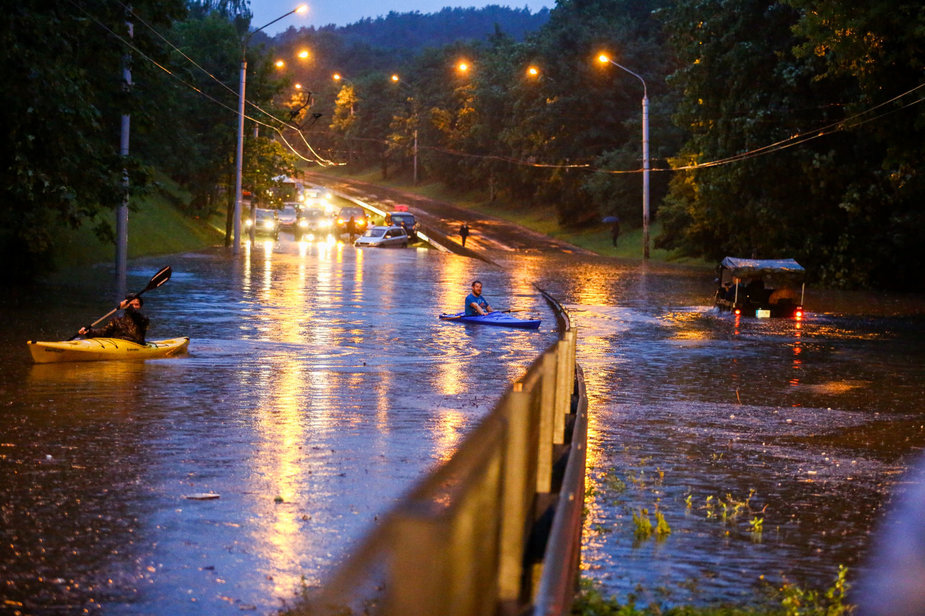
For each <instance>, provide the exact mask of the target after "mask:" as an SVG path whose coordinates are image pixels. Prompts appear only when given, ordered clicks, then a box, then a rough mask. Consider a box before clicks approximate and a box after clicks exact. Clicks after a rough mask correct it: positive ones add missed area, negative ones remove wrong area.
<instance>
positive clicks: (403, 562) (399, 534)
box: [386, 505, 453, 616]
mask: <svg viewBox="0 0 925 616" xmlns="http://www.w3.org/2000/svg"><path fill="white" fill-rule="evenodd" d="M393 532H394V545H393V554H392V557H393V559H394V561H393V563H392V575H391V580H390V583H389V588H388V589H387V592H388V597H389V600H388V607H387V610H386V613H387V614H390V615H393V616H401V615H402V614H443V613H445V609H444V608H445V604H444V602H445V600H446V594H445V592H444V590H445V589H444V588H443V583H444V580H446V578H447V576H448V574H449V568H450V562H451V560H452V558H453V555H452V554H451V553H450V551H449V550H446V549H445V548H446V545H447V534H448V529H447V528H446V525H444V524H442V523H441V520H439V519H438V518H435V517H434V516H433V515H431V514H430V513H429V512H427V511H426V507H425V506H421V505H416V506H406V507H405V508H404V510H403V511H401V512H399V513H398V515H397V516H396V518H395V527H394V529H393Z"/></svg>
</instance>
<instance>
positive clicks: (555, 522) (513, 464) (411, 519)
mask: <svg viewBox="0 0 925 616" xmlns="http://www.w3.org/2000/svg"><path fill="white" fill-rule="evenodd" d="M544 295H546V298H547V300H548V301H549V302H550V303H551V304H552V305H553V307H554V309H555V310H556V311H557V320H558V321H559V324H560V332H561V335H560V339H559V340H558V341H557V342H555V343H553V344H552V345H550V347H549V348H548V349H547V350H546V351H545V352H544V353H543V354H542V355H541V356H540V357H538V358H537V359H536V360H535V361H534V362H533V364H532V365H531V366H530V368H529V369H528V370H527V371H526V373H525V374H524V375H523V377H522V378H520V379H519V380H518V381H516V382H515V383H513V384H512V385H511V387H510V388H509V389H508V390H507V391H506V392H505V394H504V395H503V396H502V398H501V400H500V401H499V402H498V404H497V405H496V406H495V408H494V409H493V410H492V411H491V413H490V414H489V415H488V416H487V417H486V418H485V419H484V420H483V421H482V422H481V423H480V424H479V425H478V426H477V427H476V428H475V430H473V431H472V432H471V433H470V434H469V435H468V436H467V437H466V438H465V440H464V441H463V443H462V444H461V445H460V447H459V449H458V450H457V451H456V452H455V454H454V455H453V456H452V457H451V458H450V459H449V460H448V461H447V462H446V463H445V464H443V465H442V466H441V467H439V468H438V469H437V470H436V471H434V472H433V473H432V474H431V475H430V476H428V477H426V478H424V479H423V480H422V481H421V482H420V483H418V484H417V486H415V487H414V488H413V489H412V490H411V492H410V493H409V494H408V495H407V496H406V497H405V498H404V499H403V501H402V502H401V503H399V504H398V505H397V506H396V507H395V509H393V510H392V511H391V512H390V513H389V514H388V515H387V516H386V517H385V519H384V521H383V522H382V523H381V524H380V525H379V526H378V527H376V528H375V529H374V530H373V531H372V532H371V533H370V535H369V536H368V537H367V538H366V539H365V541H363V542H362V544H361V545H360V547H359V548H358V549H357V550H356V551H355V552H354V553H353V554H352V555H351V556H350V557H349V559H348V560H347V561H346V562H345V563H344V564H343V565H342V566H341V567H340V568H339V569H338V570H337V571H336V572H335V573H334V575H333V576H332V577H331V578H330V579H329V580H328V582H327V583H325V584H324V585H323V586H322V587H321V588H320V589H318V591H316V592H314V593H310V594H309V596H308V597H307V598H306V600H305V601H304V602H303V603H301V604H299V605H297V606H295V607H294V608H293V609H291V610H289V612H288V613H290V614H337V615H339V616H343V615H346V614H377V615H383V616H409V615H414V616H429V615H434V616H437V615H439V616H475V615H479V616H483V615H486V614H500V615H514V614H517V615H522V614H531V613H532V614H536V615H543V616H547V615H554V614H567V613H568V612H569V609H570V607H571V603H572V597H573V595H574V592H575V590H576V588H577V581H578V562H579V551H580V545H581V514H582V507H583V504H584V476H585V447H586V441H587V399H586V397H585V391H584V380H583V376H582V374H581V371H580V369H578V367H577V366H576V363H575V348H576V340H577V332H576V331H575V330H574V329H572V328H571V327H570V324H569V320H568V315H567V314H566V313H565V311H564V310H562V308H561V306H559V305H558V303H557V302H555V300H553V299H552V298H551V297H550V296H549V295H548V294H546V293H544Z"/></svg>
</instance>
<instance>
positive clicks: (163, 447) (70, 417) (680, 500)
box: [0, 239, 925, 615]
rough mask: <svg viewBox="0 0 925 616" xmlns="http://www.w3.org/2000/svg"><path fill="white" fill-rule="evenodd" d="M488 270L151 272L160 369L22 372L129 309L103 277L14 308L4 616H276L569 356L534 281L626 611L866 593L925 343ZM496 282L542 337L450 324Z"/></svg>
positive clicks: (343, 254)
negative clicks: (644, 530)
mask: <svg viewBox="0 0 925 616" xmlns="http://www.w3.org/2000/svg"><path fill="white" fill-rule="evenodd" d="M492 257H493V258H495V259H496V260H498V261H499V263H500V264H501V265H502V267H500V268H495V267H492V266H490V265H486V264H485V263H482V262H480V261H477V260H475V259H466V258H462V257H458V256H454V255H449V254H443V253H439V252H437V251H427V250H413V249H410V250H362V251H358V250H355V249H354V248H352V247H350V246H343V245H342V244H329V243H319V244H298V243H294V242H291V241H287V240H285V239H284V240H282V241H281V242H280V243H279V244H277V245H273V244H258V245H257V246H256V247H255V248H253V249H252V250H249V251H248V252H247V253H246V254H244V255H242V256H241V257H240V258H237V259H235V258H232V257H231V256H230V255H228V254H227V253H225V252H224V251H214V252H205V253H197V254H189V255H183V256H178V257H171V258H170V259H167V260H165V259H151V260H142V261H136V262H133V263H132V269H131V272H130V283H129V288H133V289H134V288H141V287H143V286H144V284H145V282H147V279H148V277H150V275H151V274H152V273H153V272H155V271H157V270H158V269H159V268H160V267H161V266H162V265H164V264H167V263H170V264H171V265H172V266H173V268H174V275H173V278H172V279H171V281H170V282H169V283H168V284H167V285H165V286H164V287H161V288H160V289H157V290H155V291H152V292H151V293H150V294H148V295H147V296H146V300H147V301H146V311H147V312H148V313H149V314H150V315H151V317H152V321H153V325H152V329H151V331H150V333H149V336H150V337H152V338H158V337H173V336H181V335H184V336H186V335H188V336H190V337H191V338H192V343H191V346H190V354H189V355H188V356H186V357H181V358H175V359H168V360H157V361H148V362H146V363H140V364H119V363H96V364H71V365H60V366H53V365H51V366H33V365H31V364H29V362H28V354H27V351H26V348H25V344H24V341H25V340H26V339H27V338H41V339H59V338H66V337H68V336H69V335H70V334H71V333H72V332H73V330H76V329H77V327H79V326H80V325H82V324H84V322H85V321H86V320H89V319H92V318H95V317H96V316H98V315H99V314H102V313H103V312H105V311H107V310H108V309H109V305H108V304H107V303H106V302H105V301H103V300H101V298H100V295H101V294H102V293H103V290H101V288H100V280H105V281H108V280H109V277H110V274H109V271H108V270H107V269H103V270H99V271H96V272H89V273H88V274H87V275H86V278H85V279H83V280H74V281H68V282H59V283H55V284H48V285H43V286H42V287H40V288H38V289H35V290H32V291H29V292H22V291H20V292H17V293H14V294H12V295H9V296H7V297H5V298H4V302H3V310H2V312H3V317H4V318H3V323H4V325H3V327H2V328H0V354H2V357H0V361H2V364H3V366H4V369H3V373H2V376H0V403H2V408H0V435H2V437H0V469H2V473H3V475H2V476H3V482H2V484H0V500H2V503H3V505H2V508H0V512H2V521H3V529H2V531H0V539H2V541H0V579H2V580H3V584H4V585H3V587H2V590H0V598H2V599H3V600H4V601H6V603H5V608H10V609H12V610H15V609H17V607H16V604H17V603H20V604H23V606H24V611H26V612H28V613H52V614H54V613H73V612H76V611H79V610H81V609H86V610H88V611H89V612H91V613H103V614H164V615H166V614H177V613H192V612H199V613H210V614H221V613H238V612H240V611H242V610H244V611H251V610H253V611H256V613H262V614H265V613H271V612H272V611H273V610H274V609H275V608H278V607H280V606H281V605H282V604H283V602H284V601H286V600H287V599H288V598H290V597H291V596H292V594H293V593H294V592H295V590H296V589H297V588H298V587H299V585H300V584H301V583H303V576H304V582H305V583H307V584H313V583H316V582H317V581H318V580H319V579H320V578H321V577H322V576H323V575H324V573H325V572H327V571H329V570H330V569H331V568H332V567H334V566H335V565H336V564H337V563H338V562H339V561H340V560H341V559H342V558H343V556H344V554H345V553H346V551H347V550H349V546H350V542H352V541H354V540H356V539H358V538H359V537H360V535H361V534H362V533H363V532H364V531H365V530H366V529H367V528H369V527H370V525H372V524H375V521H376V518H377V516H378V515H380V514H381V513H383V512H384V511H385V510H387V509H388V508H389V507H390V506H391V504H392V503H394V501H395V500H396V499H397V498H399V497H400V496H401V494H402V493H403V492H404V491H405V490H406V489H407V488H408V487H410V485H411V484H412V482H414V481H415V480H416V479H417V478H419V477H421V476H422V475H423V474H424V473H426V472H427V470H429V469H430V468H432V467H433V465H434V464H436V463H438V462H439V461H441V460H443V459H445V458H446V457H447V456H448V455H449V454H450V453H451V452H452V450H453V448H454V447H455V446H456V445H457V444H458V443H459V441H460V439H461V437H462V435H463V434H464V433H465V432H466V430H468V429H469V428H471V427H472V426H473V425H474V424H475V422H477V421H478V420H479V419H480V418H481V417H482V416H483V415H484V414H485V413H486V412H487V411H488V410H489V409H490V408H491V406H492V405H493V403H494V402H495V400H496V399H497V397H498V396H500V394H501V392H502V391H503V389H504V388H505V387H506V386H507V384H508V383H509V382H510V380H511V379H513V378H516V377H517V376H518V375H519V374H520V373H521V372H522V371H523V369H524V368H525V367H526V366H527V365H528V364H529V363H530V362H531V361H532V360H533V359H534V358H535V357H536V355H537V354H538V353H539V352H540V350H542V349H543V348H545V347H546V346H547V345H548V344H549V343H550V342H551V341H552V340H554V339H555V337H556V334H555V332H554V330H553V317H552V315H551V313H550V311H549V310H548V308H547V307H546V306H545V304H544V303H543V301H542V300H541V298H540V297H539V296H538V294H537V293H536V292H535V290H534V288H533V287H532V284H531V283H533V282H536V283H538V284H539V285H540V286H541V287H543V288H544V289H546V290H548V291H549V292H550V293H552V295H553V296H555V297H557V298H558V299H559V300H560V301H561V302H562V303H563V304H564V305H565V306H566V307H567V308H568V310H569V312H570V314H571V317H572V322H573V324H574V325H575V326H576V327H578V330H579V348H578V360H579V362H580V364H581V365H582V367H583V369H584V372H585V378H586V382H587V389H588V395H589V415H590V435H589V439H590V443H589V479H588V497H587V511H588V515H587V517H586V522H585V524H586V526H585V534H584V546H583V554H582V559H583V567H584V572H583V573H584V575H586V576H588V577H591V578H593V579H595V580H597V581H598V582H599V583H600V584H601V585H602V588H603V590H604V592H605V593H608V594H615V595H617V596H618V597H620V598H621V599H623V600H626V599H627V598H629V597H630V596H633V597H635V598H636V599H637V602H638V603H640V604H643V603H650V602H655V603H669V604H674V603H685V602H689V601H693V602H696V603H707V602H711V601H723V600H726V601H749V600H751V599H752V598H754V596H755V595H754V593H755V591H756V590H757V589H759V587H760V585H761V583H762V582H761V580H762V576H763V577H764V579H765V580H768V581H770V582H772V583H778V582H779V581H780V580H784V579H786V580H789V581H792V582H796V583H800V584H806V585H810V586H814V587H823V586H828V585H830V584H831V582H832V580H833V579H834V576H835V571H836V569H837V566H838V565H839V564H845V565H847V566H849V567H853V568H855V569H853V571H856V568H857V567H858V566H859V565H860V564H861V563H862V558H863V555H864V553H865V551H866V550H867V548H868V546H869V543H870V537H871V531H872V529H873V528H874V527H875V525H876V523H877V522H878V520H879V519H880V518H881V516H882V515H883V512H884V510H885V507H886V505H887V503H888V500H889V498H890V494H891V491H892V490H893V489H894V488H895V487H896V485H897V482H899V481H900V480H901V478H902V472H903V471H904V470H905V469H906V468H907V467H908V465H909V464H910V463H911V462H912V461H914V460H915V457H916V456H917V455H918V452H919V451H920V450H921V448H922V446H923V445H925V417H923V412H922V408H921V400H922V398H923V394H925V388H923V382H925V378H923V377H925V370H923V366H925V362H923V360H925V319H923V317H922V316H918V317H902V316H882V315H889V313H890V311H889V310H884V302H882V301H880V299H879V298H877V297H876V296H855V295H851V296H849V295H846V294H832V293H829V294H825V295H823V294H821V293H820V294H818V295H815V296H814V294H813V292H812V290H810V292H809V293H808V295H807V301H806V304H807V308H808V310H809V315H808V317H807V318H806V319H804V320H803V321H801V322H794V321H780V320H773V321H771V320H760V321H759V320H741V321H738V322H737V321H735V320H734V319H733V318H730V317H728V316H720V315H718V314H715V313H714V312H713V311H712V310H710V309H709V307H708V304H709V303H710V301H711V296H712V288H711V277H710V275H709V273H706V274H705V273H704V272H703V271H702V270H685V269H680V268H660V267H658V266H655V265H652V264H648V265H641V264H639V263H624V262H619V261H614V260H607V259H597V258H594V257H587V256H582V255H577V254H572V255H561V254H556V253H550V252H541V251H540V250H531V249H521V250H519V251H506V252H505V253H504V254H500V255H498V254H495V255H492ZM475 277H479V278H481V279H482V280H483V281H484V282H485V293H486V296H488V297H489V299H490V300H491V301H492V303H493V305H494V304H499V305H497V306H495V307H496V308H499V307H500V308H516V309H527V310H529V311H530V312H532V313H534V314H536V315H538V316H541V317H542V318H543V319H544V323H543V327H542V328H541V330H540V331H539V332H537V333H525V332H520V331H508V330H503V329H493V328H479V327H477V326H460V325H456V324H450V323H440V322H438V321H437V319H436V315H437V313H438V312H441V311H451V310H452V311H455V310H458V309H459V306H460V305H461V300H462V297H463V295H464V293H465V292H466V291H467V290H468V283H469V282H470V281H471V280H472V279H473V278H475ZM814 302H815V303H814ZM833 306H834V307H836V309H831V308H832V307H833ZM844 306H848V307H849V309H848V310H846V309H844V308H843V307H844ZM903 310H906V307H905V306H901V307H899V311H900V312H902V311H903ZM920 314H921V313H920ZM865 315H881V316H865ZM211 494H215V495H218V496H219V498H216V499H211V500H197V499H195V498H190V497H200V496H202V495H211ZM656 512H658V513H659V514H660V515H661V516H663V517H664V520H665V523H666V524H667V527H668V528H670V533H663V534H662V535H660V536H658V535H656V534H652V535H649V536H644V535H639V534H637V533H636V528H637V524H636V523H635V522H634V520H633V517H634V514H635V515H636V517H637V519H641V517H643V516H645V517H647V518H649V519H650V520H651V522H652V524H653V526H655V524H656ZM663 529H664V527H663ZM10 606H12V607H10Z"/></svg>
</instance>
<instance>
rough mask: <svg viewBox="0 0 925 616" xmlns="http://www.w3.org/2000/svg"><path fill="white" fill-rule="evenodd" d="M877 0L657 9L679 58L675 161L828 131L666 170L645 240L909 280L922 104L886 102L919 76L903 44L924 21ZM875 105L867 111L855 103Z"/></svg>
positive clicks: (917, 252) (918, 244) (859, 277)
mask: <svg viewBox="0 0 925 616" xmlns="http://www.w3.org/2000/svg"><path fill="white" fill-rule="evenodd" d="M881 8H883V7H879V6H876V5H864V7H861V6H860V5H847V4H844V3H838V2H834V1H831V2H823V3H821V4H820V3H818V2H812V3H810V2H805V1H803V0H790V1H787V2H779V3H773V4H770V5H769V4H768V3H766V2H756V1H753V0H738V1H737V2H733V3H723V4H719V3H713V2H709V1H705V0H684V1H682V2H678V3H677V4H676V5H675V6H674V7H673V8H672V9H671V10H670V11H667V12H666V13H665V16H666V23H667V26H668V29H669V30H670V31H671V32H672V42H673V44H674V46H675V48H676V50H677V52H678V54H679V55H680V57H681V59H682V62H681V64H680V66H681V68H680V69H679V70H678V71H677V72H676V73H675V74H674V75H673V76H672V84H673V85H674V86H675V87H676V88H678V89H679V90H680V91H683V93H684V97H683V99H682V101H681V104H680V105H679V109H678V114H677V120H678V122H679V124H680V125H682V126H684V127H687V128H688V129H689V130H690V133H691V137H690V139H689V140H688V141H687V143H686V144H685V146H684V147H683V148H682V149H681V151H680V153H679V155H678V156H677V157H676V158H675V160H674V164H675V165H676V166H681V165H690V164H696V163H705V162H709V161H713V160H719V159H724V158H726V157H729V156H738V155H741V154H744V153H748V152H754V151H756V150H757V149H758V148H761V147H763V146H766V145H770V144H773V143H777V142H781V141H783V140H786V139H787V138H789V137H790V136H792V135H798V134H801V133H806V132H807V131H811V130H813V129H815V128H819V127H825V126H833V127H834V126H838V127H839V128H840V129H841V130H840V132H838V133H835V134H833V135H832V136H828V137H823V138H820V139H814V140H812V141H806V142H804V143H802V144H801V145H800V146H799V147H795V148H789V149H786V150H781V151H777V152H774V153H773V154H768V155H766V156H762V157H756V158H749V159H747V160H741V161H738V162H735V163H732V164H726V165H722V166H719V167H713V168H710V169H700V170H695V171H687V172H683V173H678V174H677V175H676V176H675V177H674V178H673V180H672V184H671V193H670V195H669V197H668V199H667V200H666V202H665V204H664V207H663V210H662V213H663V218H662V222H663V224H664V229H665V232H664V234H663V235H662V236H661V237H660V238H658V245H662V246H666V247H680V248H683V249H684V250H685V251H687V252H688V253H691V254H700V255H704V256H706V257H710V258H713V259H717V258H720V257H722V256H723V255H725V254H733V255H740V256H758V257H768V258H771V257H781V256H793V257H796V258H797V259H798V260H799V261H801V262H802V263H803V264H804V265H806V266H808V267H807V269H808V271H809V272H810V275H815V276H817V277H818V278H821V279H822V280H823V281H825V282H826V283H828V284H832V285H838V286H894V285H897V284H900V283H902V284H903V285H904V286H905V287H906V288H908V284H909V281H910V280H913V279H915V280H919V279H920V278H921V277H917V276H916V274H915V272H917V271H918V269H919V268H920V267H921V265H922V262H923V258H925V250H923V241H922V240H925V231H923V229H925V226H923V225H922V222H923V220H922V217H923V214H922V211H921V208H920V207H919V206H918V205H917V204H918V203H920V202H921V198H922V195H923V190H925V183H923V181H922V177H921V175H922V174H921V172H920V171H919V168H920V167H921V165H920V164H919V163H920V161H921V157H922V150H921V147H920V145H919V144H921V143H922V140H923V137H925V135H923V134H922V132H923V131H925V115H923V112H922V110H921V109H918V107H920V106H914V107H908V103H910V102H911V99H910V98H903V97H900V98H899V99H897V100H895V101H893V102H889V99H890V97H891V96H895V95H900V94H902V93H903V92H905V91H908V90H911V89H912V88H915V87H917V86H918V85H919V84H920V81H921V72H920V67H921V65H922V60H923V58H922V51H921V50H920V46H916V45H914V44H913V43H912V41H913V40H914V39H916V37H920V33H921V32H922V30H923V26H925V18H923V16H922V14H921V11H919V10H918V9H917V8H916V7H914V6H913V5H912V4H909V5H905V4H903V5H900V6H892V5H890V7H889V8H888V9H885V10H881ZM913 67H918V68H913ZM881 104H885V107H882V108H880V109H878V110H877V112H876V113H877V114H878V115H879V116H880V117H878V118H876V119H875V118H874V114H867V113H866V112H868V111H870V110H872V109H873V108H874V106H876V105H881ZM859 113H860V114H862V115H860V116H857V115H856V114H859ZM852 118H854V119H852ZM867 119H870V120H875V121H870V122H866V121H865V120H867ZM919 284H921V283H919Z"/></svg>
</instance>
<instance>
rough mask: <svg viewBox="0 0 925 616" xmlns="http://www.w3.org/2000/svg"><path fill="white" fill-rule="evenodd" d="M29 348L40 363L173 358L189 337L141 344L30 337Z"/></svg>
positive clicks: (99, 339) (118, 340)
mask: <svg viewBox="0 0 925 616" xmlns="http://www.w3.org/2000/svg"><path fill="white" fill-rule="evenodd" d="M28 345H29V350H30V351H31V352H32V360H33V361H34V362H35V363H37V364H50V363H56V362H63V361H101V360H112V359H119V360H125V359H155V358H158V357H172V356H174V355H179V354H180V353H183V352H184V351H186V347H188V346H189V338H171V339H170V340H153V341H150V342H148V343H147V344H138V343H137V342H131V341H130V340H122V339H121V338H87V339H85V340H66V341H62V342H40V341H37V340H30V341H29V342H28Z"/></svg>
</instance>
